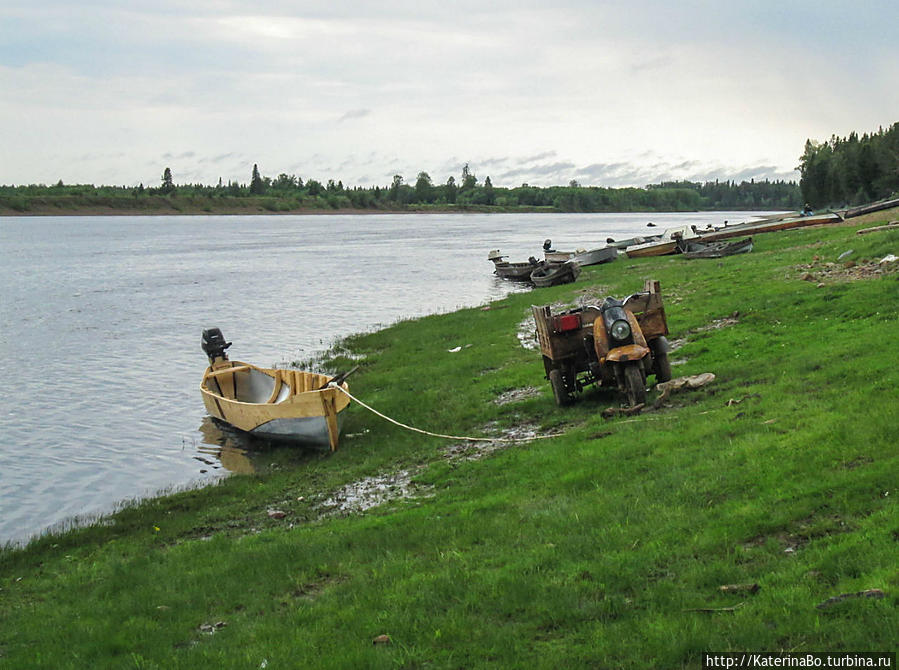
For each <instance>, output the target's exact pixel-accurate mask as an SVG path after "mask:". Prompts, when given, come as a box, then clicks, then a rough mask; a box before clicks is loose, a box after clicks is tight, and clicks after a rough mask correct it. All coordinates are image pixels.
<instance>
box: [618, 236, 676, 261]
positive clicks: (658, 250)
mask: <svg viewBox="0 0 899 670" xmlns="http://www.w3.org/2000/svg"><path fill="white" fill-rule="evenodd" d="M676 251H677V242H676V241H675V240H668V241H667V242H648V243H646V244H638V245H636V246H633V247H628V248H627V249H626V250H625V253H626V254H627V257H628V258H644V257H645V256H667V255H668V254H673V253H674V252H676Z"/></svg>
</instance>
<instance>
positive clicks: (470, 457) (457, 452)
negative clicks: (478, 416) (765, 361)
mask: <svg viewBox="0 0 899 670" xmlns="http://www.w3.org/2000/svg"><path fill="white" fill-rule="evenodd" d="M494 427H495V426H494ZM490 428H491V424H488V425H487V426H485V432H489V430H490ZM540 434H541V433H540V428H539V427H538V426H536V425H534V424H527V423H525V424H519V425H517V426H512V427H511V428H504V429H503V430H502V431H500V435H498V436H497V437H499V438H502V439H504V440H520V442H519V444H520V443H524V442H527V441H529V440H533V439H534V438H536V437H537V436H539V435H540ZM515 445H516V442H504V441H499V440H497V441H495V442H493V441H491V442H454V443H453V444H450V445H447V446H446V447H444V448H443V449H442V450H441V452H442V454H443V457H444V458H446V460H448V461H450V462H460V461H478V460H480V459H482V458H484V457H485V456H487V455H489V454H492V453H493V452H495V451H499V450H500V449H507V448H509V447H513V446H515Z"/></svg>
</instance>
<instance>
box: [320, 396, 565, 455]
mask: <svg viewBox="0 0 899 670" xmlns="http://www.w3.org/2000/svg"><path fill="white" fill-rule="evenodd" d="M332 388H336V389H337V390H338V391H340V392H341V393H343V394H344V395H345V396H346V397H347V398H349V399H350V400H352V401H353V402H355V403H357V404H358V405H361V406H362V407H364V408H365V409H367V410H368V411H369V412H371V413H372V414H376V415H377V416H379V417H381V418H382V419H384V420H385V421H389V422H390V423H392V424H393V425H395V426H399V427H400V428H405V429H406V430H411V431H412V432H414V433H421V434H422V435H430V436H431V437H445V438H447V439H448V440H465V441H467V442H530V441H531V440H545V439H547V438H550V437H559V436H560V435H563V434H564V433H551V434H549V435H534V436H533V437H469V436H467V435H445V434H443V433H432V432H431V431H429V430H422V429H421V428H416V427H415V426H409V425H407V424H405V423H401V422H399V421H397V420H396V419H391V418H390V417H389V416H387V415H386V414H382V413H381V412H379V411H378V410H376V409H375V408H374V407H372V406H371V405H366V404H365V403H364V402H362V401H361V400H359V398H357V397H355V396H353V395H352V394H351V393H350V392H349V391H347V390H346V389H345V388H343V387H342V386H337V385H336V384H335V385H334V386H333V387H332Z"/></svg>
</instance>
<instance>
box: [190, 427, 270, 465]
mask: <svg viewBox="0 0 899 670" xmlns="http://www.w3.org/2000/svg"><path fill="white" fill-rule="evenodd" d="M199 430H200V433H201V434H202V435H203V443H202V444H198V445H197V451H198V452H199V453H201V454H206V455H209V456H214V457H215V458H217V459H218V460H219V462H220V463H221V464H222V467H224V468H225V469H226V470H228V471H229V472H234V473H237V474H242V475H250V474H253V473H254V472H256V471H257V470H256V467H255V466H254V465H253V461H252V459H251V458H250V454H251V451H250V450H249V449H248V448H247V447H248V446H250V445H249V444H248V442H249V441H250V439H251V438H250V437H249V436H248V435H242V434H240V433H237V432H236V431H234V430H233V429H229V428H227V427H226V426H223V425H222V424H220V423H218V422H217V421H216V420H215V419H213V418H212V417H211V416H204V417H203V421H202V423H201V424H200V428H199ZM203 462H208V461H203ZM213 467H218V466H213Z"/></svg>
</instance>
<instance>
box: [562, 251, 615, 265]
mask: <svg viewBox="0 0 899 670" xmlns="http://www.w3.org/2000/svg"><path fill="white" fill-rule="evenodd" d="M616 258H618V249H616V248H615V247H600V248H599V249H590V250H589V251H579V252H577V253H575V255H574V258H572V259H571V260H573V261H574V262H575V263H577V264H578V265H580V266H581V267H585V266H587V265H599V264H600V263H611V262H612V261H614V260H615V259H616Z"/></svg>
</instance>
